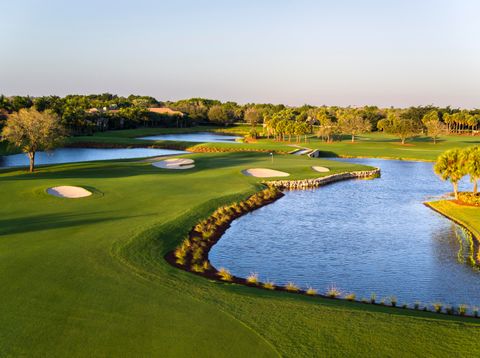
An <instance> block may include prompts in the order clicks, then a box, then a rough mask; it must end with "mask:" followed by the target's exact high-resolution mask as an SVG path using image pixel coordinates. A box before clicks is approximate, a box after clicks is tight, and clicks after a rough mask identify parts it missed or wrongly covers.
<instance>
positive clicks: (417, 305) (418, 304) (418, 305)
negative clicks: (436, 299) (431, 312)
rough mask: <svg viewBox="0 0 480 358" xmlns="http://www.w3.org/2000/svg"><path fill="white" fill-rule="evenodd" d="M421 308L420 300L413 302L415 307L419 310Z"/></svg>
mask: <svg viewBox="0 0 480 358" xmlns="http://www.w3.org/2000/svg"><path fill="white" fill-rule="evenodd" d="M419 308H420V302H419V301H417V302H415V303H414V304H413V309H416V310H418V309H419Z"/></svg>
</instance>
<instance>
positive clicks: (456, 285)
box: [210, 159, 480, 306]
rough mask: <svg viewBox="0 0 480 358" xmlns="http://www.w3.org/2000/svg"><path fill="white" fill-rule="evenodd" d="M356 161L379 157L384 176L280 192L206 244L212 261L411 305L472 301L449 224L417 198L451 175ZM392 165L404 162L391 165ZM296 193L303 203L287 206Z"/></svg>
mask: <svg viewBox="0 0 480 358" xmlns="http://www.w3.org/2000/svg"><path fill="white" fill-rule="evenodd" d="M349 161H351V160H349ZM354 161H355V162H356V163H360V164H367V165H374V166H380V167H381V168H382V179H380V180H378V181H377V180H374V181H372V182H368V183H358V182H357V181H348V182H342V183H338V184H336V185H334V186H328V187H325V188H323V189H322V190H313V191H303V192H302V191H295V192H286V193H285V194H286V195H285V196H284V197H283V198H282V199H281V200H279V201H277V202H276V203H275V204H273V205H269V206H267V207H265V208H262V209H261V210H257V211H256V212H255V213H252V214H249V215H246V216H244V217H242V218H240V219H238V220H236V221H235V222H233V223H232V225H231V227H230V228H229V229H228V230H227V231H226V233H225V235H224V236H223V239H224V240H220V242H219V243H218V244H217V245H215V247H214V248H213V249H212V252H211V253H210V259H211V260H212V263H213V264H214V265H216V266H218V267H219V266H224V267H228V268H229V269H231V270H232V273H233V274H234V275H236V276H241V277H245V276H247V275H248V274H249V273H250V272H259V273H260V274H261V277H262V278H263V279H265V278H268V279H269V280H273V281H275V282H278V283H286V282H287V281H289V280H293V281H294V282H296V283H297V284H299V285H301V286H302V287H307V286H308V285H309V284H311V285H312V286H313V287H315V288H318V289H319V290H320V291H321V292H325V291H324V289H325V290H326V289H327V287H328V286H330V285H331V284H336V285H338V286H339V288H340V289H341V290H342V291H343V293H350V292H353V293H356V294H357V299H360V298H361V297H363V298H365V299H367V298H368V297H370V295H371V294H372V293H376V294H377V295H378V298H377V302H378V300H381V299H382V298H384V297H391V295H398V296H397V300H398V302H406V303H409V304H413V303H414V302H417V301H420V302H425V303H429V304H431V303H434V302H442V303H443V304H444V305H455V306H458V305H460V304H468V305H475V304H477V302H475V300H476V297H478V295H479V294H480V285H476V282H477V280H478V274H479V273H478V270H476V269H474V268H472V267H471V266H470V265H465V264H462V263H459V262H457V261H456V260H457V255H456V251H458V242H457V241H458V240H457V238H456V230H457V227H456V226H454V225H453V224H452V223H451V221H450V220H447V219H445V218H444V217H443V216H440V215H438V214H437V213H435V212H433V211H431V210H430V209H428V208H427V207H425V206H424V205H423V202H424V201H428V200H432V197H438V196H440V195H442V194H444V193H445V192H449V191H451V189H450V186H449V184H448V183H442V182H441V181H439V180H438V179H437V178H436V177H435V176H434V175H433V173H432V171H431V164H430V163H424V162H423V163H422V162H415V163H413V162H405V161H381V160H372V159H371V160H354ZM398 165H400V166H401V168H403V171H396V170H393V171H392V169H395V168H396V166H398ZM384 167H385V168H386V170H384ZM427 174H428V175H427ZM400 177H402V178H405V179H404V180H400V179H399V178H400ZM415 183H416V184H415ZM385 188H389V190H386V189H385ZM368 198H370V199H368ZM298 202H300V203H306V205H303V206H301V207H295V205H296V204H295V203H298ZM345 213H348V214H345ZM366 213H370V214H371V213H373V214H371V215H373V216H371V217H370V216H368V215H365V214H366ZM299 216H303V218H302V220H301V221H300V220H296V218H297V217H299ZM385 218H389V220H387V221H384V220H385ZM406 219H408V221H406V222H404V221H403V220H406ZM287 224H288V225H287ZM312 225H313V226H312ZM412 233H414V235H412ZM386 238H387V239H386ZM299 243H300V244H299ZM465 245H467V246H465V247H468V242H466V243H465ZM350 284H351V285H350ZM408 293H410V295H409V294H408ZM413 306H415V305H413Z"/></svg>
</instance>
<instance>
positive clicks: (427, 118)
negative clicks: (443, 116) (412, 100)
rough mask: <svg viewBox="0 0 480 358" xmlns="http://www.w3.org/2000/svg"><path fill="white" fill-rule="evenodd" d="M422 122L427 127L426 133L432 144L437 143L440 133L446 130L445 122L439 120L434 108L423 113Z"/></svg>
mask: <svg viewBox="0 0 480 358" xmlns="http://www.w3.org/2000/svg"><path fill="white" fill-rule="evenodd" d="M422 122H423V124H424V125H425V127H426V128H427V134H428V135H429V136H430V137H431V138H432V139H433V144H436V143H437V139H438V137H439V136H440V135H442V134H444V133H445V132H446V127H445V124H443V123H442V122H441V121H440V116H439V115H438V112H437V111H436V110H432V111H430V112H428V113H427V114H425V115H424V116H423V118H422Z"/></svg>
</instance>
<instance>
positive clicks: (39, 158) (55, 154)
mask: <svg viewBox="0 0 480 358" xmlns="http://www.w3.org/2000/svg"><path fill="white" fill-rule="evenodd" d="M183 153H185V152H183V151H179V150H168V149H154V148H127V149H123V148H122V149H98V148H59V149H55V150H53V151H51V152H48V153H46V152H38V153H37V154H36V157H35V163H36V164H37V165H41V164H60V163H74V162H87V161H93V160H109V159H131V158H143V157H150V156H157V155H173V154H183ZM27 165H28V157H27V156H26V155H25V154H23V153H22V154H13V155H6V156H0V167H18V166H27Z"/></svg>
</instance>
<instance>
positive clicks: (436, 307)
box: [433, 302, 443, 313]
mask: <svg viewBox="0 0 480 358" xmlns="http://www.w3.org/2000/svg"><path fill="white" fill-rule="evenodd" d="M442 308H443V305H442V304H441V303H438V302H437V303H434V304H433V310H434V311H435V312H437V313H441V312H442Z"/></svg>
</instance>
